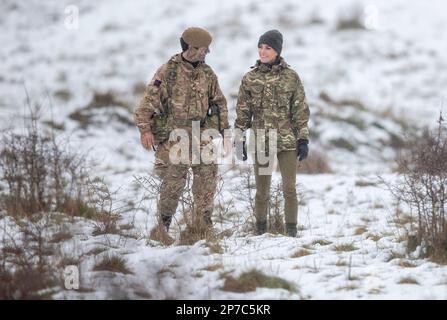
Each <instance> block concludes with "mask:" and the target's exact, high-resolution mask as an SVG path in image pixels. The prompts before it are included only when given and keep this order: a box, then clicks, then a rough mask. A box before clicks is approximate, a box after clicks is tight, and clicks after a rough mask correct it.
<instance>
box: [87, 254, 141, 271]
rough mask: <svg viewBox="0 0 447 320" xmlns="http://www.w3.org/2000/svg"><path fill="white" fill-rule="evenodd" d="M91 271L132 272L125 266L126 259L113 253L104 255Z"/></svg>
mask: <svg viewBox="0 0 447 320" xmlns="http://www.w3.org/2000/svg"><path fill="white" fill-rule="evenodd" d="M93 271H111V272H119V273H124V274H133V272H132V271H131V270H130V269H129V267H128V266H127V262H126V260H125V259H124V258H122V257H119V256H115V255H112V256H108V255H106V256H104V257H103V258H102V260H101V261H99V262H98V263H97V264H96V265H95V267H94V268H93Z"/></svg>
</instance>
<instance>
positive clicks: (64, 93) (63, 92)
mask: <svg viewBox="0 0 447 320" xmlns="http://www.w3.org/2000/svg"><path fill="white" fill-rule="evenodd" d="M54 96H55V97H56V98H58V99H60V100H62V101H65V102H67V101H68V100H70V99H71V98H72V93H71V91H70V90H68V89H59V90H57V91H56V92H54Z"/></svg>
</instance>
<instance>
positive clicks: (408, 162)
mask: <svg viewBox="0 0 447 320" xmlns="http://www.w3.org/2000/svg"><path fill="white" fill-rule="evenodd" d="M398 165H399V168H400V171H401V172H402V180H401V181H400V182H398V183H396V184H394V185H393V186H391V191H392V193H393V194H394V196H395V197H396V198H397V199H398V200H399V201H400V200H402V201H403V202H404V203H406V204H407V205H408V206H409V207H410V209H411V210H412V212H416V214H417V219H416V221H415V224H416V232H415V235H413V236H414V237H416V241H417V243H418V244H422V245H423V247H424V249H425V252H426V254H427V256H430V257H432V258H433V259H434V260H436V261H447V222H446V215H445V212H446V203H447V130H446V128H445V126H444V120H443V118H442V114H441V115H440V117H439V120H438V127H437V130H435V131H431V130H429V129H426V130H425V131H424V132H423V134H422V136H421V137H420V138H419V139H417V140H416V141H415V142H412V143H410V144H409V148H408V150H407V151H406V152H403V153H402V155H401V156H400V157H399V159H398Z"/></svg>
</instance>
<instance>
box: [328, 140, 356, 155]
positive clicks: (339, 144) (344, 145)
mask: <svg viewBox="0 0 447 320" xmlns="http://www.w3.org/2000/svg"><path fill="white" fill-rule="evenodd" d="M329 143H330V144H332V145H333V146H334V147H336V148H340V149H346V150H348V151H350V152H355V151H356V150H357V147H356V146H355V145H353V144H352V143H351V142H349V141H348V140H346V139H345V138H337V139H331V140H330V141H329Z"/></svg>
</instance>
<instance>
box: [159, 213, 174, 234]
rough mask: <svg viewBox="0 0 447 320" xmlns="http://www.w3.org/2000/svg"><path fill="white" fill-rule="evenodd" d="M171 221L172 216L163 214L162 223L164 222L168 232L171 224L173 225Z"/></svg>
mask: <svg viewBox="0 0 447 320" xmlns="http://www.w3.org/2000/svg"><path fill="white" fill-rule="evenodd" d="M171 221H172V216H168V215H164V214H162V215H161V223H162V224H163V226H164V227H165V229H166V232H168V231H169V226H170V225H171Z"/></svg>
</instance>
